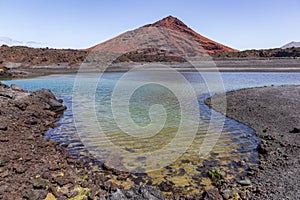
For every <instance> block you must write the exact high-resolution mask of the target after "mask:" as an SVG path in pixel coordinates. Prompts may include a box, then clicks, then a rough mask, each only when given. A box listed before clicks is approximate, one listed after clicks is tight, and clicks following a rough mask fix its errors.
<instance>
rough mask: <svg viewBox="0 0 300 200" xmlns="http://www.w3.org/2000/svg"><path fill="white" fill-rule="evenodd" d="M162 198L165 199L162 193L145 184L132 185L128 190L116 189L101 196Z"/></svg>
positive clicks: (125, 199) (124, 199)
mask: <svg viewBox="0 0 300 200" xmlns="http://www.w3.org/2000/svg"><path fill="white" fill-rule="evenodd" d="M131 199H132V200H135V199H143V200H162V199H165V197H164V195H163V194H162V193H160V192H159V191H158V190H156V189H154V188H152V187H150V186H147V185H143V186H134V187H132V188H131V189H129V190H117V191H116V192H115V193H112V194H111V195H109V196H107V197H105V198H101V200H131Z"/></svg>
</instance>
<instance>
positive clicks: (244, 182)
mask: <svg viewBox="0 0 300 200" xmlns="http://www.w3.org/2000/svg"><path fill="white" fill-rule="evenodd" d="M237 182H238V183H239V184H240V185H242V186H250V185H251V181H250V179H249V178H248V177H243V178H242V179H240V180H238V181H237Z"/></svg>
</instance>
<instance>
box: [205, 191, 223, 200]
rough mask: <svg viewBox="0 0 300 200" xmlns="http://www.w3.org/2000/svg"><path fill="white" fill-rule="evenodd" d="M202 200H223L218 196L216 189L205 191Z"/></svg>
mask: <svg viewBox="0 0 300 200" xmlns="http://www.w3.org/2000/svg"><path fill="white" fill-rule="evenodd" d="M203 199H204V200H223V197H222V196H221V195H220V193H219V190H218V189H210V190H206V191H205V192H204V193H203Z"/></svg>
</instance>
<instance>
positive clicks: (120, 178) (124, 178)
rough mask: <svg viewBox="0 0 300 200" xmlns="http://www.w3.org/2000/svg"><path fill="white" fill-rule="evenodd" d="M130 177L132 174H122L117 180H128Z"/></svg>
mask: <svg viewBox="0 0 300 200" xmlns="http://www.w3.org/2000/svg"><path fill="white" fill-rule="evenodd" d="M129 176H130V173H122V174H120V175H118V177H117V179H118V180H123V181H124V180H126V179H127V178H128V177H129Z"/></svg>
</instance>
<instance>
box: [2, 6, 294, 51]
mask: <svg viewBox="0 0 300 200" xmlns="http://www.w3.org/2000/svg"><path fill="white" fill-rule="evenodd" d="M0 8H1V11H0V36H6V37H10V38H12V39H15V40H19V41H23V42H26V41H36V42H41V43H47V44H48V45H49V46H50V47H57V48H86V47H90V46H92V45H94V44H97V43H100V42H102V41H105V40H107V39H110V38H112V37H114V36H116V35H118V34H120V33H122V32H125V31H128V30H132V29H135V28H137V27H139V26H142V25H144V24H147V23H152V22H155V21H157V20H159V19H161V18H163V17H166V16H168V15H173V16H175V17H177V18H179V19H181V20H182V21H183V22H184V23H186V24H187V25H188V26H190V27H191V28H193V29H194V30H195V31H197V32H198V33H200V34H202V35H204V36H206V37H209V38H211V39H213V40H215V41H218V42H220V43H223V44H225V45H228V46H231V47H234V48H237V49H240V50H243V49H253V48H255V49H261V48H272V47H280V46H282V45H283V44H285V43H288V42H290V41H292V40H294V41H300V0H184V1H183V0H182V1H178V0H149V1H146V0H123V1H121V0H119V1H117V0H91V1H88V0H48V1H46V0H0Z"/></svg>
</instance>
